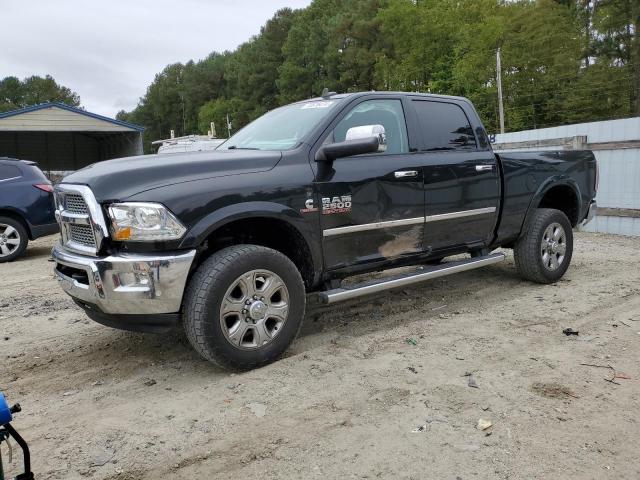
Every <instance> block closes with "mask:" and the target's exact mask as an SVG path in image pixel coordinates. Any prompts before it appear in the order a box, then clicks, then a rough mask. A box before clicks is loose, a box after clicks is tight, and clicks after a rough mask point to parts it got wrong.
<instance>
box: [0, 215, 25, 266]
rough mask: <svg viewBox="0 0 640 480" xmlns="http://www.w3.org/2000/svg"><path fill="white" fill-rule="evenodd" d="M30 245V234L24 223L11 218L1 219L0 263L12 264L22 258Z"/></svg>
mask: <svg viewBox="0 0 640 480" xmlns="http://www.w3.org/2000/svg"><path fill="white" fill-rule="evenodd" d="M7 232H9V233H7ZM16 241H17V242H18V243H17V245H16V244H15V242H16ZM9 242H10V243H9ZM28 243H29V234H28V233H27V229H26V228H25V227H24V225H23V224H22V222H20V221H18V220H15V219H13V218H10V217H0V263H4V262H12V261H13V260H15V259H16V258H18V257H20V256H22V255H23V254H24V252H25V250H26V249H27V245H28Z"/></svg>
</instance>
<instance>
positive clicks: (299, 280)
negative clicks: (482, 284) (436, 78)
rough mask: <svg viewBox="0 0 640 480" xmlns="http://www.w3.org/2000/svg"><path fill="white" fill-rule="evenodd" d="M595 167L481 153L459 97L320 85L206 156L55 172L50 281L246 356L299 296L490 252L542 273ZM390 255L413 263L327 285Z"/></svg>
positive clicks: (85, 304) (563, 157)
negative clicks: (55, 237) (320, 90)
mask: <svg viewBox="0 0 640 480" xmlns="http://www.w3.org/2000/svg"><path fill="white" fill-rule="evenodd" d="M597 176H598V175H597V165H596V161H595V159H594V156H593V154H592V153H591V152H589V151H540V152H533V153H532V152H529V153H504V154H495V153H494V152H493V151H492V149H491V145H490V144H489V141H488V139H487V134H486V132H485V129H484V127H483V126H482V123H481V122H480V119H479V118H478V115H477V113H476V111H475V109H474V108H473V105H472V104H471V103H470V102H469V101H468V100H466V99H464V98H458V97H446V96H437V95H425V94H416V93H386V92H385V93H383V92H378V93H375V92H373V93H372V92H367V93H354V94H333V93H324V94H323V96H322V97H319V98H314V99H310V100H306V101H301V102H298V103H293V104H291V105H287V106H284V107H281V108H278V109H275V110H273V111H271V112H268V113H267V114H265V115H264V116H262V117H260V118H258V119H257V120H255V121H254V122H253V123H251V124H249V125H248V126H246V127H245V128H243V129H242V130H240V131H239V132H238V133H236V134H235V135H234V136H232V137H231V138H230V139H228V140H227V141H226V142H225V143H224V144H222V145H221V146H220V147H218V149H217V150H215V151H208V152H199V153H186V154H185V153H178V154H173V155H145V156H140V157H134V158H124V159H117V160H110V161H104V162H100V163H96V164H93V165H91V166H89V167H87V168H85V169H83V170H80V171H78V172H75V173H73V174H71V175H69V176H67V177H66V178H65V179H64V181H63V182H62V183H61V184H59V185H57V186H56V189H55V198H56V205H57V207H56V216H57V218H58V221H59V223H60V227H61V235H62V238H61V240H60V242H59V243H58V244H57V245H56V246H55V247H54V249H53V252H52V256H53V259H54V261H55V267H54V269H55V275H56V276H57V278H58V279H59V280H60V284H61V286H62V288H63V289H64V290H65V291H66V292H67V293H68V294H69V295H71V297H73V299H74V300H75V301H76V303H77V304H78V305H79V306H80V307H82V308H83V309H84V310H85V312H86V313H87V315H88V316H89V317H91V318H92V319H94V320H96V321H97V322H100V323H102V324H105V325H108V326H112V327H117V328H123V329H129V330H137V331H152V332H153V331H155V332H159V331H167V330H169V329H171V328H173V327H174V326H176V325H179V324H180V323H182V324H183V325H184V329H185V331H186V334H187V337H188V339H189V341H190V343H191V344H192V345H193V347H194V348H195V349H196V350H197V351H198V352H199V353H200V354H201V355H202V356H203V357H204V358H206V359H208V360H210V361H213V362H215V363H217V364H220V365H222V366H226V367H231V368H240V369H246V368H252V367H256V366H259V365H263V364H265V363H268V362H270V361H273V360H274V359H276V358H277V357H278V356H279V355H281V354H282V353H283V352H284V351H285V350H286V349H287V347H288V346H289V345H290V343H291V342H292V341H293V339H294V338H295V336H296V334H297V333H298V330H299V329H300V325H301V322H302V319H303V317H304V312H305V301H306V294H307V293H310V292H315V293H316V294H317V295H319V297H320V298H321V299H322V300H323V301H324V302H325V303H334V302H338V301H343V300H348V299H353V298H356V297H359V296H362V295H369V294H373V293H376V292H380V291H382V290H385V289H391V288H396V287H403V286H406V285H409V284H413V283H417V282H420V281H423V280H427V279H431V278H435V277H441V276H444V275H448V274H452V273H456V272H462V271H466V270H471V269H474V268H479V267H483V266H486V265H491V264H494V263H497V262H500V261H502V260H504V254H503V253H502V252H494V250H495V249H497V248H499V247H503V248H512V249H513V251H514V255H515V262H516V268H517V270H518V272H519V273H520V275H521V276H522V277H524V278H525V279H527V280H531V281H534V282H539V283H550V282H555V281H557V280H558V279H559V278H560V277H562V275H563V274H564V273H565V271H566V270H567V268H568V267H569V263H570V261H571V255H572V252H573V235H572V229H573V227H576V226H577V225H578V224H579V223H581V222H586V221H588V220H590V219H591V218H592V216H593V215H594V212H595V202H594V197H595V194H596V189H597V182H598V179H597ZM454 255H455V256H456V257H455V258H454V259H453V260H450V261H446V258H447V257H451V256H454ZM443 260H445V261H443ZM400 266H403V267H407V266H415V268H414V269H413V270H411V269H406V268H405V269H403V273H402V274H400V275H397V274H396V275H388V276H386V277H383V278H382V279H378V280H374V281H369V282H365V283H359V284H350V285H345V284H343V283H342V280H343V279H344V278H346V277H349V276H353V275H354V274H360V273H365V272H372V271H380V270H386V269H391V268H395V267H400ZM407 270H409V271H408V272H407Z"/></svg>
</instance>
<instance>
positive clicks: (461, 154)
mask: <svg viewBox="0 0 640 480" xmlns="http://www.w3.org/2000/svg"><path fill="white" fill-rule="evenodd" d="M411 104H412V106H413V107H414V108H415V112H416V116H417V119H418V124H419V126H420V130H421V132H422V137H423V142H422V147H421V148H420V150H421V152H422V156H423V160H424V183H425V236H424V239H425V248H427V249H430V250H439V249H445V248H449V247H470V248H479V247H483V246H486V245H488V244H489V243H490V241H491V239H492V237H493V232H494V228H495V225H496V221H497V217H498V214H499V211H498V207H499V202H500V176H499V175H500V174H499V171H498V165H497V161H496V158H495V155H494V154H493V152H491V150H489V149H481V148H478V145H477V142H476V138H475V135H474V132H473V128H472V127H471V124H470V122H469V119H468V118H467V116H466V114H465V112H464V110H463V109H462V108H461V106H460V105H458V104H456V103H450V102H444V101H439V100H438V101H436V100H424V99H414V100H412V101H411Z"/></svg>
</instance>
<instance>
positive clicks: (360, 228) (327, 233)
mask: <svg viewBox="0 0 640 480" xmlns="http://www.w3.org/2000/svg"><path fill="white" fill-rule="evenodd" d="M495 211H496V207H486V208H476V209H474V210H462V211H460V212H451V213H440V214H438V215H429V216H427V217H415V218H403V219H402V220H389V221H385V222H375V223H363V224H362V225H349V226H348V227H337V228H328V229H327V230H323V232H322V236H323V237H331V236H333V235H342V234H345V233H355V232H366V231H367V230H378V229H380V228H393V227H402V226H405V225H417V224H420V223H427V222H437V221H440V220H451V219H454V218H463V217H471V216H473V215H486V214H487V213H493V212H495Z"/></svg>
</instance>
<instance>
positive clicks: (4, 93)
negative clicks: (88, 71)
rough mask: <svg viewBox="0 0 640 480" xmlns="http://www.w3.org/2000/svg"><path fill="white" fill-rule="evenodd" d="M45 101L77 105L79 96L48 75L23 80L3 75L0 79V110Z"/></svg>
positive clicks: (3, 110)
mask: <svg viewBox="0 0 640 480" xmlns="http://www.w3.org/2000/svg"><path fill="white" fill-rule="evenodd" d="M47 102H60V103H64V104H66V105H70V106H72V107H78V106H80V97H79V96H78V94H77V93H75V92H73V91H71V90H70V89H68V88H67V87H63V86H62V85H58V84H57V83H56V81H55V80H54V79H53V78H52V77H51V76H49V75H47V76H46V77H44V78H42V77H38V76H35V75H34V76H32V77H28V78H25V79H24V80H20V79H18V78H16V77H5V78H4V79H2V80H0V112H7V111H10V110H17V109H19V108H24V107H29V106H31V105H37V104H40V103H47Z"/></svg>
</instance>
